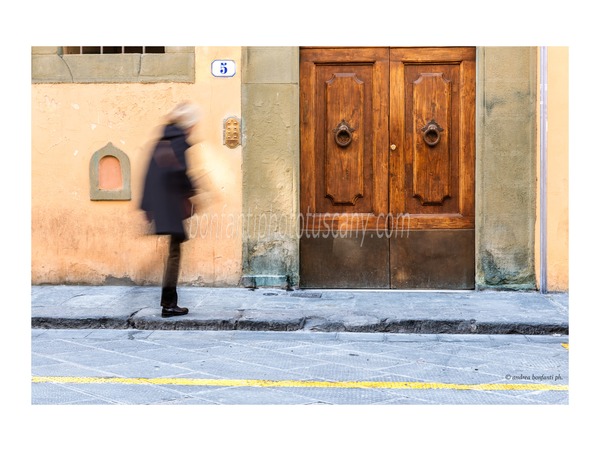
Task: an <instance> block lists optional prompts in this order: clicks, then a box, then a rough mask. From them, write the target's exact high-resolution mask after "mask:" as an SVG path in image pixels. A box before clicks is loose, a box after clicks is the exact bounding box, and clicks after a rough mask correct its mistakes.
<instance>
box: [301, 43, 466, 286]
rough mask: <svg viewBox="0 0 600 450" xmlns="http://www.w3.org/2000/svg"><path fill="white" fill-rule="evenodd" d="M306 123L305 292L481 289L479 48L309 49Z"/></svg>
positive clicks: (304, 57)
mask: <svg viewBox="0 0 600 450" xmlns="http://www.w3.org/2000/svg"><path fill="white" fill-rule="evenodd" d="M300 122H301V123H300V132H301V148H300V153H301V158H300V177H301V179H300V192H301V194H300V209H301V217H300V231H301V238H300V285H301V287H319V288H404V289H471V288H474V278H475V267H474V264H475V263H474V261H475V256H474V253H475V232H474V223H475V220H474V212H475V208H474V199H475V177H474V175H475V49H474V48H456V47H453V48H379V47H378V48H302V49H301V50H300Z"/></svg>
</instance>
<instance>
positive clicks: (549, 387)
mask: <svg viewBox="0 0 600 450" xmlns="http://www.w3.org/2000/svg"><path fill="white" fill-rule="evenodd" d="M32 382H33V383H59V384H98V383H106V384H155V385H177V386H227V387H231V386H233V387H240V386H253V387H290V388H293V387H295V388H344V389H450V390H463V391H464V390H474V391H568V390H569V387H568V386H567V385H564V384H534V383H531V384H516V383H515V384H513V383H505V384H499V383H489V384H456V383H425V382H420V381H302V380H217V379H204V378H116V377H114V378H113V377H32Z"/></svg>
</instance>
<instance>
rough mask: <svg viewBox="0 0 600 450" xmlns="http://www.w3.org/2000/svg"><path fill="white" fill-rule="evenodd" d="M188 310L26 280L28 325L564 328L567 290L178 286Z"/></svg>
mask: <svg viewBox="0 0 600 450" xmlns="http://www.w3.org/2000/svg"><path fill="white" fill-rule="evenodd" d="M178 292H179V305H180V306H186V307H188V308H189V309H190V313H189V314H188V315H185V316H179V317H171V318H166V319H163V318H162V317H161V316H160V312H161V309H160V306H159V295H160V288H159V287H147V286H71V285H68V286H32V288H31V325H32V327H33V328H115V329H127V328H130V329H139V330H253V331H299V330H302V331H332V332H381V333H431V334H440V333H447V334H529V335H543V334H546V335H548V334H561V335H567V334H568V333H569V320H568V294H566V293H556V294H540V293H539V292H534V291H527V292H520V291H492V290H485V291H391V290H291V291H286V290H282V289H255V290H251V289H245V288H205V287H187V286H182V287H180V288H178Z"/></svg>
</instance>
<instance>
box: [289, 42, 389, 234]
mask: <svg viewBox="0 0 600 450" xmlns="http://www.w3.org/2000/svg"><path fill="white" fill-rule="evenodd" d="M300 71H301V79H302V81H301V85H300V97H301V123H300V131H301V148H302V151H301V159H300V171H301V174H302V183H301V185H302V189H301V194H300V196H301V211H302V214H303V217H304V218H305V219H309V220H305V222H306V223H305V224H304V225H305V229H306V230H311V231H315V232H317V231H319V230H321V231H327V230H332V231H333V230H346V229H348V228H349V227H350V228H351V229H354V230H356V229H357V228H360V227H362V228H363V229H364V227H370V228H373V227H375V226H376V221H377V216H378V215H379V214H381V213H383V214H386V213H387V209H388V151H387V147H388V139H389V136H388V111H389V93H388V89H389V50H388V49H366V48H357V49H351V50H332V49H304V50H303V51H302V53H301V60H300Z"/></svg>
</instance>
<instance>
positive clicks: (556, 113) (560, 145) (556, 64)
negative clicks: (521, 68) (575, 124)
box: [536, 47, 569, 292]
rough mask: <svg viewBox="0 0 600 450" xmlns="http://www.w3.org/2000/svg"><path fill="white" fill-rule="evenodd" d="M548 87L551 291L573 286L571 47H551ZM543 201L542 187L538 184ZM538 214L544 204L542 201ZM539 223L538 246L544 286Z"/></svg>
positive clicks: (537, 265)
mask: <svg viewBox="0 0 600 450" xmlns="http://www.w3.org/2000/svg"><path fill="white" fill-rule="evenodd" d="M547 50H548V53H547V66H548V80H547V82H548V86H547V102H548V103H547V114H548V122H547V150H546V155H547V156H546V158H547V175H546V177H547V188H546V202H547V216H546V221H547V223H546V233H547V238H546V240H547V259H546V261H547V271H546V277H547V278H546V279H547V290H548V291H550V292H552V291H567V290H568V289H569V49H568V47H548V49H547ZM538 200H539V187H538ZM537 215H538V217H540V204H539V201H538V214H537ZM539 226H540V223H539V221H538V223H537V231H538V233H536V235H537V236H538V239H537V242H536V248H537V249H538V251H537V252H536V254H537V260H536V267H537V269H538V270H537V271H536V272H537V275H538V277H537V279H538V286H539V285H540V276H539V274H540V270H539V269H540V255H539V245H540V243H539Z"/></svg>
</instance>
